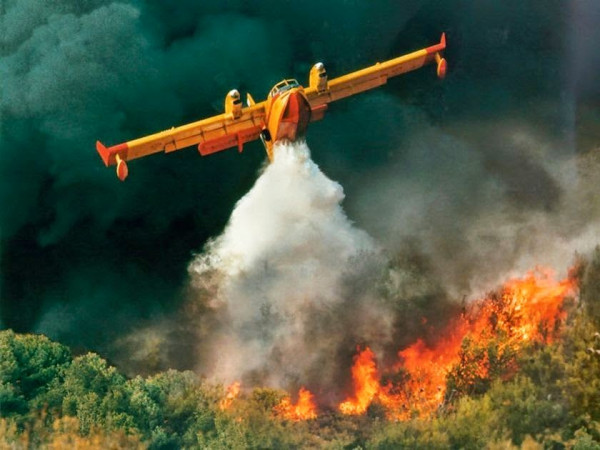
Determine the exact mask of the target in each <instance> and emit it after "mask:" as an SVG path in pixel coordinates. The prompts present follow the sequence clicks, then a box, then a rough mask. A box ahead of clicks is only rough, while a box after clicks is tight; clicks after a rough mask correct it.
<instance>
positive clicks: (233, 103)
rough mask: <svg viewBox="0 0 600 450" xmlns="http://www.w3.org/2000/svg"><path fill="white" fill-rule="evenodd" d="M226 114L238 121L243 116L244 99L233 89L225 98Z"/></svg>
mask: <svg viewBox="0 0 600 450" xmlns="http://www.w3.org/2000/svg"><path fill="white" fill-rule="evenodd" d="M225 114H230V115H231V117H232V118H234V119H237V118H238V117H240V116H241V115H242V99H241V97H240V93H239V91H238V90H237V89H232V90H231V91H229V92H228V93H227V95H226V96H225Z"/></svg>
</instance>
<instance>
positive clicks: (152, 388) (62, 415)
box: [0, 251, 600, 448]
mask: <svg viewBox="0 0 600 450" xmlns="http://www.w3.org/2000/svg"><path fill="white" fill-rule="evenodd" d="M598 280H600V251H597V252H596V255H595V257H594V259H593V260H592V261H591V262H585V261H584V262H582V264H581V265H580V266H578V268H577V269H575V270H573V274H572V275H571V276H570V277H569V278H566V279H564V280H560V281H557V280H555V279H554V277H553V276H552V275H551V273H550V272H549V271H547V270H537V271H535V272H532V273H529V274H527V275H526V276H524V277H522V278H517V279H513V280H509V281H508V282H507V283H505V285H504V286H503V287H502V288H500V289H499V290H498V291H496V292H493V293H491V294H490V295H488V296H487V297H485V298H483V299H481V300H476V301H473V302H469V303H467V304H465V305H464V307H463V308H462V311H461V313H460V314H459V315H458V316H457V317H455V318H452V319H450V320H449V321H448V322H447V324H446V326H445V327H444V329H443V330H439V331H438V332H437V333H434V334H432V335H436V336H439V338H438V339H437V340H427V339H426V338H425V337H423V338H421V339H417V340H415V341H414V342H413V343H412V344H410V345H408V346H405V348H402V349H399V351H398V353H397V358H396V361H394V362H390V363H388V364H387V365H385V364H384V363H382V362H381V361H380V360H379V359H378V356H377V355H376V354H375V352H374V351H373V350H372V349H371V348H370V347H368V346H361V347H359V348H357V351H356V354H355V355H354V358H353V361H352V364H351V367H348V373H349V377H351V379H352V389H353V390H352V392H351V393H349V394H347V396H346V398H345V399H344V398H343V397H342V401H341V402H339V403H338V404H337V406H334V407H332V406H330V405H328V404H327V402H325V401H323V400H322V399H320V398H319V397H320V396H326V394H327V393H324V392H318V395H317V394H316V393H312V392H310V391H309V390H308V389H307V388H305V387H301V388H300V389H299V391H298V392H297V395H290V394H289V393H287V392H285V391H282V390H278V389H271V388H252V389H249V388H248V387H244V386H243V385H242V384H241V383H239V382H236V383H233V384H232V385H230V386H229V387H227V388H223V387H219V386H215V385H211V384H209V383H207V382H205V381H202V380H201V379H200V378H198V376H197V375H195V374H193V373H191V372H177V371H173V370H171V371H168V372H164V373H160V374H157V375H155V376H152V377H149V378H141V377H136V378H133V379H127V378H126V377H124V376H122V375H121V374H119V373H118V372H117V370H116V369H115V368H113V367H110V366H108V364H107V363H106V361H104V360H103V359H102V358H100V357H98V356H97V355H94V354H87V355H83V356H78V357H75V358H74V357H72V356H71V354H70V352H69V351H68V349H67V348H66V347H64V346H62V345H60V344H57V343H53V342H51V341H49V340H48V339H46V338H44V337H43V336H35V335H18V334H15V333H13V332H11V331H3V332H1V333H0V344H1V345H0V376H1V379H0V382H1V384H0V386H1V387H2V391H1V392H2V397H0V400H1V401H2V410H1V412H2V418H1V419H0V443H1V444H2V445H8V446H12V447H13V448H27V447H28V446H29V447H31V446H34V447H44V446H48V445H54V443H55V442H62V443H65V442H67V443H68V442H84V443H85V442H87V440H88V439H89V440H90V442H92V440H93V441H94V442H95V443H99V444H98V445H100V446H102V445H107V446H112V447H113V448H120V447H128V448H131V447H136V446H138V447H140V448H143V447H146V446H149V447H150V448H171V447H210V448H299V447H302V448H305V447H309V448H322V447H331V446H338V447H351V448H405V447H410V448H481V447H485V446H487V445H488V444H489V443H491V442H496V443H498V444H499V445H503V448H511V445H516V446H520V445H523V444H525V443H526V444H528V445H530V446H531V447H532V448H536V446H541V445H545V446H548V445H552V446H554V447H553V448H564V447H565V446H567V447H572V446H575V445H580V446H581V445H583V446H584V447H581V448H597V443H596V442H597V440H598V439H600V425H599V423H600V422H599V421H600V407H599V406H598V405H600V394H598V392H600V391H599V389H598V383H599V381H598V380H600V358H599V357H598V353H600V337H598V336H600V335H599V334H598V330H600V313H599V308H598V306H597V304H598V298H599V295H600V281H598ZM579 285H580V286H579ZM340 394H341V393H340ZM40 411H43V413H40ZM375 419H377V420H375ZM65 424H68V427H66V426H65ZM82 445H84V444H82ZM594 445H596V447H594Z"/></svg>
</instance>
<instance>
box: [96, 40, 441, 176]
mask: <svg viewBox="0 0 600 450" xmlns="http://www.w3.org/2000/svg"><path fill="white" fill-rule="evenodd" d="M445 48H446V36H445V34H442V37H441V40H440V42H439V43H438V44H436V45H433V46H431V47H427V48H425V49H422V50H417V51H415V52H413V53H409V54H407V55H404V56H400V57H398V58H394V59H390V60H388V61H385V62H382V63H377V64H375V65H373V66H370V67H367V68H365V69H361V70H358V71H356V72H352V73H349V74H347V75H344V76H341V77H338V78H334V79H332V80H329V81H328V80H327V72H326V71H325V66H324V65H323V64H322V63H317V64H315V65H314V66H313V67H312V69H311V70H310V74H309V85H308V88H304V87H302V86H301V85H300V84H298V82H297V81H296V80H293V79H290V80H283V81H281V82H279V83H277V84H276V85H275V86H274V87H273V89H271V92H269V95H268V97H267V99H266V100H264V101H262V102H260V103H256V102H255V101H254V99H253V98H252V96H251V95H250V94H247V107H245V108H244V107H242V101H241V99H240V93H239V92H238V91H237V90H236V89H233V90H231V91H229V92H228V93H227V95H226V96H225V113H223V114H219V115H216V116H213V117H209V118H208V119H203V120H200V121H198V122H193V123H190V124H187V125H182V126H180V127H176V128H171V129H170V130H166V131H162V132H160V133H156V134H152V135H150V136H146V137H143V138H140V139H135V140H133V141H128V142H124V143H122V144H117V145H114V146H112V147H106V146H104V145H103V144H102V143H101V142H100V141H97V142H96V149H97V150H98V153H99V154H100V157H101V158H102V161H104V164H105V165H106V166H107V167H108V166H111V165H115V164H116V166H117V177H118V178H119V179H120V180H121V181H123V180H125V178H127V175H128V173H129V170H128V168H127V163H126V161H129V160H132V159H136V158H141V157H142V156H147V155H151V154H153V153H158V152H163V151H164V152H165V153H169V152H173V151H175V150H180V149H182V148H186V147H189V146H192V145H197V146H198V150H199V151H200V154H201V155H202V156H205V155H210V154H211V153H216V152H219V151H221V150H225V149H228V148H231V147H236V146H237V148H238V150H239V151H240V152H241V151H242V149H243V146H244V144H245V143H246V142H250V141H254V140H255V139H259V138H260V139H261V140H262V142H263V144H264V146H265V149H266V151H267V156H268V157H269V160H270V161H273V145H274V144H275V143H276V142H278V141H282V140H286V139H287V140H289V141H295V140H297V139H301V138H303V137H304V134H305V132H306V128H307V126H308V123H309V122H314V121H316V120H320V119H322V118H323V116H324V114H325V111H326V110H327V106H328V104H329V103H331V102H333V101H336V100H340V99H342V98H345V97H349V96H351V95H354V94H358V93H359V92H363V91H367V90H369V89H373V88H375V87H378V86H381V85H383V84H385V83H386V82H387V79H388V78H390V77H394V76H397V75H400V74H403V73H406V72H410V71H412V70H416V69H419V68H421V67H423V66H424V65H426V64H429V63H432V62H436V63H437V75H438V77H439V78H444V77H445V75H446V70H447V64H446V60H445V59H444V58H442V52H443V51H444V50H445Z"/></svg>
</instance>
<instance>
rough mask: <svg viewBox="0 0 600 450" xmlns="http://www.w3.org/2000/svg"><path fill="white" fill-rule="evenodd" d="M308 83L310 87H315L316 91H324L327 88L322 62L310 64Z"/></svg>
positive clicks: (325, 72)
mask: <svg viewBox="0 0 600 450" xmlns="http://www.w3.org/2000/svg"><path fill="white" fill-rule="evenodd" d="M308 85H309V86H310V87H311V88H316V89H317V92H325V91H326V90H327V71H326V70H325V66H324V65H323V63H321V62H318V63H316V64H315V65H314V66H312V69H310V75H309V77H308Z"/></svg>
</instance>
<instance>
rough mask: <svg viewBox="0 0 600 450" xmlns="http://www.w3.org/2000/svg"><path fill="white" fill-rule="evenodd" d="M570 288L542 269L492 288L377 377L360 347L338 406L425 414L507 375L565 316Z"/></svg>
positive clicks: (400, 416) (392, 414)
mask: <svg viewBox="0 0 600 450" xmlns="http://www.w3.org/2000/svg"><path fill="white" fill-rule="evenodd" d="M574 293H575V282H574V281H573V280H572V279H569V278H567V279H565V280H562V281H555V280H554V278H553V276H552V274H551V271H550V270H548V269H546V270H543V269H539V270H537V271H536V272H530V273H529V274H527V275H526V276H525V277H524V278H521V279H513V280H509V281H508V282H507V283H506V284H505V285H504V286H503V287H502V288H501V290H500V291H499V292H498V293H493V294H492V295H490V296H489V297H487V298H484V299H482V300H477V301H474V302H472V303H470V304H469V305H467V306H465V307H464V309H463V313H462V314H461V315H460V317H457V318H456V319H454V320H451V321H450V324H449V325H448V326H447V327H446V329H445V330H444V332H442V333H440V334H439V336H440V338H439V340H438V341H437V342H433V343H432V344H429V345H428V344H426V343H425V341H423V340H422V339H417V341H416V342H415V343H414V344H412V345H410V346H409V347H407V348H405V349H403V350H401V351H399V352H398V357H399V361H398V363H397V364H396V365H395V366H394V367H393V368H392V370H390V371H388V372H387V373H384V376H382V375H381V374H380V373H379V371H378V369H377V365H376V362H375V354H374V353H373V352H372V351H371V349H369V348H368V347H366V348H364V349H362V350H360V349H359V351H358V354H357V355H356V356H355V358H354V365H353V366H352V380H353V385H354V390H355V392H354V394H353V395H352V396H351V397H350V398H348V399H347V400H346V401H344V402H343V403H341V404H340V406H339V410H340V411H341V412H342V413H343V414H353V415H354V414H364V413H365V412H366V411H367V409H368V407H369V406H370V405H371V404H372V403H373V402H377V403H379V404H380V405H382V406H383V407H384V408H385V410H386V413H387V416H388V417H389V418H390V419H394V420H408V419H410V418H413V417H425V416H428V415H431V414H432V413H434V412H436V411H437V410H438V409H439V408H441V407H443V406H444V405H445V404H446V403H447V402H449V401H450V400H451V398H452V396H454V395H457V394H460V395H462V394H470V393H474V392H476V391H477V390H478V389H480V388H479V386H480V385H481V384H482V383H486V382H488V381H489V380H491V379H492V378H498V377H500V378H502V379H504V380H506V379H509V378H511V377H512V376H513V375H514V374H515V373H516V371H517V359H518V356H519V354H520V352H521V350H522V348H523V347H524V346H525V345H527V344H528V343H531V342H535V343H540V344H548V343H550V342H552V341H553V340H554V339H555V338H556V337H557V336H558V333H559V332H560V330H561V328H562V325H563V323H564V319H565V318H566V311H565V309H564V308H563V303H564V301H565V299H566V298H568V297H569V296H572V295H574ZM448 385H450V386H451V388H452V389H451V390H450V391H448V390H447V386H448Z"/></svg>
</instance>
